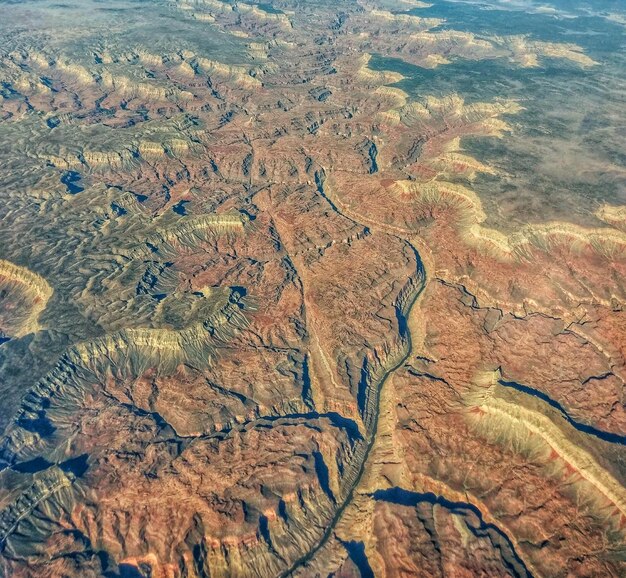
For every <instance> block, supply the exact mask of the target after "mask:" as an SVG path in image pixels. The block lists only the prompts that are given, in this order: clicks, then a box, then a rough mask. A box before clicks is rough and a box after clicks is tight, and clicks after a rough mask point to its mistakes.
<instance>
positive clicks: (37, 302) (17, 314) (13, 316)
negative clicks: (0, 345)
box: [0, 260, 53, 339]
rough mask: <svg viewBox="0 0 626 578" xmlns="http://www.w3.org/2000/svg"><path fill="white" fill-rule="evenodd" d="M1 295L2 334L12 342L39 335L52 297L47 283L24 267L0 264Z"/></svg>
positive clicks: (0, 328) (5, 262)
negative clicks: (40, 326)
mask: <svg viewBox="0 0 626 578" xmlns="http://www.w3.org/2000/svg"><path fill="white" fill-rule="evenodd" d="M0 292H1V295H2V314H1V318H0V334H2V336H3V337H5V338H9V339H10V338H11V337H23V336H24V335H27V334H29V333H33V332H35V331H37V330H38V329H39V323H38V321H39V316H40V314H41V313H42V312H43V311H44V309H45V308H46V306H47V305H48V301H49V299H50V297H52V293H53V289H52V287H50V285H49V284H48V283H47V281H46V280H45V279H44V278H43V277H41V276H40V275H37V273H33V272H32V271H29V270H28V269H26V268H25V267H20V266H18V265H15V264H13V263H11V262H9V261H2V260H0Z"/></svg>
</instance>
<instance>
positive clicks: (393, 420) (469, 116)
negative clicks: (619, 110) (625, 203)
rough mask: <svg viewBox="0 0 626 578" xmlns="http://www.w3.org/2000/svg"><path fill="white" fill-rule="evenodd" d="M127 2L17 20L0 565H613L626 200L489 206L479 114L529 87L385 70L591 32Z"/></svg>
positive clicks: (625, 325) (8, 97)
mask: <svg viewBox="0 0 626 578" xmlns="http://www.w3.org/2000/svg"><path fill="white" fill-rule="evenodd" d="M116 4H117V3H116ZM119 4H120V7H119V8H120V14H121V15H120V14H117V13H116V14H111V15H109V16H107V18H109V20H108V21H107V20H106V19H105V17H104V16H102V18H103V20H102V21H97V22H91V23H90V22H89V20H88V17H87V16H86V14H85V10H86V8H81V7H75V8H72V10H73V12H72V11H70V12H71V13H72V14H73V18H75V19H76V21H80V22H83V23H85V28H84V29H77V30H70V28H71V27H69V26H68V22H67V21H63V20H62V19H61V20H59V18H58V16H57V15H56V14H57V13H56V12H55V10H56V8H54V7H53V6H52V5H48V4H46V3H44V4H42V5H41V6H39V7H35V6H34V5H33V6H20V5H15V6H10V7H8V6H7V8H6V10H7V13H8V16H7V21H6V23H5V24H3V25H2V26H3V27H5V28H6V32H7V34H6V41H5V40H3V41H2V44H1V48H2V51H1V52H0V54H1V58H0V72H1V73H2V77H3V81H2V82H3V84H2V86H3V87H4V88H3V91H2V92H1V93H0V94H1V96H0V119H1V121H0V140H1V142H2V143H3V145H4V144H6V145H9V144H10V146H6V147H4V146H3V147H2V151H5V150H6V152H0V158H1V159H2V165H3V167H4V169H3V170H4V171H5V172H6V174H7V179H6V183H5V184H4V186H5V190H4V193H3V194H4V195H5V198H6V199H7V202H6V203H5V204H4V207H2V209H1V212H0V218H1V219H2V222H3V227H2V228H1V229H0V239H1V240H0V245H1V246H2V247H3V249H2V252H1V254H0V257H1V258H2V260H0V338H2V339H1V340H0V343H1V347H0V375H1V376H2V380H3V383H2V384H1V385H0V392H1V395H2V400H3V404H2V409H1V411H0V427H1V428H2V437H1V439H0V467H1V468H2V469H1V471H0V575H2V576H7V577H8V576H11V577H13V576H14V577H35V576H36V577H50V578H56V577H66V576H67V577H74V576H76V577H78V576H80V577H94V578H95V577H100V576H104V577H114V576H118V577H123V576H133V577H138V576H143V577H145V578H148V577H152V578H159V577H163V578H165V577H167V578H174V577H181V578H182V577H188V578H192V577H193V578H204V577H207V576H211V577H219V576H224V577H226V576H238V577H239V576H241V577H244V576H250V577H253V576H256V577H272V576H281V577H284V576H303V577H304V576H307V577H308V576H334V577H336V578H339V577H342V578H357V577H361V578H369V577H371V576H381V577H387V578H391V577H396V576H397V577H409V576H423V577H427V576H428V577H430V576H447V577H455V578H456V577H465V576H467V577H469V576H494V577H495V576H544V577H560V576H563V577H565V576H589V577H592V576H593V577H595V576H615V577H618V576H623V575H624V573H625V572H626V566H625V562H624V552H625V548H626V546H625V542H624V539H625V536H624V528H625V524H626V490H625V489H624V479H625V470H624V467H625V464H626V461H625V460H626V456H625V455H624V443H625V442H626V413H625V408H624V380H625V379H626V369H625V355H626V349H625V347H626V346H625V345H624V344H625V343H626V313H624V309H623V307H624V305H623V304H624V302H625V300H626V285H625V283H624V279H626V236H625V234H624V232H623V230H622V229H621V228H620V227H621V225H620V222H621V221H619V219H617V217H615V216H616V215H617V216H619V209H614V210H613V211H609V212H608V213H607V212H606V210H605V213H606V214H607V215H609V217H610V216H613V217H615V218H613V217H612V218H608V217H607V218H606V219H605V220H604V221H605V222H604V223H603V222H600V221H597V222H593V223H590V224H589V226H586V227H583V226H580V225H576V226H574V225H573V224H570V223H568V222H563V221H546V222H544V223H539V224H536V223H535V224H529V225H527V226H524V227H521V228H518V229H514V230H509V229H506V228H505V227H502V228H498V227H496V226H492V225H487V215H486V214H485V212H484V210H483V205H482V202H481V199H480V196H479V194H478V193H477V192H476V190H475V187H474V182H475V180H476V179H477V178H478V175H481V174H490V175H491V176H493V177H494V178H496V177H497V175H498V171H497V170H496V169H495V168H493V167H490V166H487V165H486V164H484V163H482V162H480V161H478V160H476V159H474V158H472V157H471V156H470V154H469V153H468V152H467V151H466V150H465V149H464V145H463V143H464V139H467V138H474V139H477V138H481V139H498V138H502V139H506V138H507V135H508V134H509V132H510V131H511V130H513V126H512V124H511V123H512V122H513V121H512V119H514V118H515V115H517V114H519V113H520V112H521V110H522V106H521V104H520V103H517V102H513V101H509V100H505V99H504V98H494V99H493V101H490V102H469V101H468V102H466V101H465V100H464V98H462V96H459V95H454V94H452V95H445V96H432V95H430V96H426V97H424V98H421V99H413V98H412V97H411V96H410V95H409V94H407V93H406V92H403V91H402V90H400V89H399V88H397V87H393V86H389V85H392V84H394V83H396V82H397V81H398V80H400V77H399V75H398V74H397V73H393V72H389V71H384V70H383V71H380V70H375V69H374V68H372V67H370V66H369V63H370V57H369V54H370V53H377V54H382V55H386V56H391V55H394V56H395V57H398V58H403V59H404V60H405V61H406V62H409V63H413V64H418V65H420V66H423V67H432V66H438V65H441V66H445V64H446V62H447V61H448V60H450V59H452V58H456V57H462V58H465V59H469V60H471V59H481V60H488V59H496V58H506V59H507V62H509V64H510V66H511V67H519V66H527V67H529V66H530V67H532V66H540V65H541V64H542V60H543V59H544V58H553V59H557V58H560V59H564V60H566V61H567V62H568V66H581V67H588V66H593V65H594V62H593V61H592V60H591V58H590V57H588V56H586V55H585V54H584V53H583V52H582V50H581V49H579V48H578V47H577V46H574V45H565V44H556V43H547V42H539V41H529V40H525V39H522V38H519V37H512V36H508V37H504V36H503V37H495V36H494V37H487V36H485V37H480V38H478V37H476V36H474V35H471V34H469V33H465V32H457V31H454V30H442V29H441V28H439V25H440V24H441V23H440V22H438V21H436V20H435V19H429V18H421V17H418V16H415V15H407V14H400V13H399V12H400V10H399V9H398V10H395V11H394V12H389V11H388V9H392V10H393V9H394V7H393V6H392V7H391V8H390V7H389V6H383V4H389V3H384V2H381V3H376V6H375V5H374V3H371V2H365V1H363V2H358V3H356V2H353V3H345V5H344V3H341V6H332V7H331V6H329V5H327V4H324V3H320V4H319V5H318V3H316V2H306V3H291V2H286V1H285V2H276V3H274V4H275V8H276V9H277V10H276V11H268V10H267V9H263V6H262V5H258V6H257V5H253V4H248V3H235V4H230V3H227V2H222V1H220V0H197V1H185V2H183V1H180V2H154V3H151V4H150V8H147V7H146V8H145V10H147V11H152V12H151V14H150V15H149V16H150V18H148V17H147V16H146V14H143V13H142V14H141V15H138V14H137V13H136V12H134V9H133V8H132V5H131V4H130V3H129V4H127V3H125V2H119ZM403 4H406V8H409V7H411V6H417V7H419V3H417V2H408V1H407V2H405V3H403ZM394 5H395V4H394ZM122 8H124V10H122ZM126 9H127V10H128V11H129V14H131V15H134V16H132V17H127V16H124V14H126V12H125V10H126ZM98 14H102V13H100V12H98ZM46 18H47V19H46ZM133 18H134V19H133ZM161 20H162V21H163V22H166V23H167V25H166V24H156V23H155V22H161ZM28 22H30V23H31V24H32V26H34V27H35V28H34V29H27V28H28V27H25V25H24V23H28ZM42 22H43V24H42ZM103 22H106V23H107V25H106V27H105V25H104V24H103ZM35 23H38V24H36V25H35ZM161 26H165V27H166V28H167V27H168V26H169V32H168V34H169V35H170V36H171V39H169V40H168V39H164V37H163V36H161V32H162V30H161V28H160V27H161ZM105 28H106V29H105ZM120 35H122V36H123V37H124V41H123V42H122V41H121V40H120ZM198 38H199V39H200V40H198ZM216 38H217V40H215V39H216ZM205 42H211V43H214V44H215V46H213V44H211V49H209V48H206V49H205V48H203V46H204V44H203V43H205ZM603 214H604V213H603ZM616 219H617V220H616ZM5 340H6V341H5Z"/></svg>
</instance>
